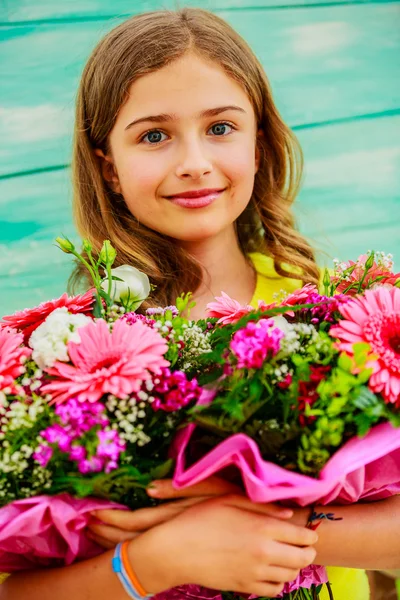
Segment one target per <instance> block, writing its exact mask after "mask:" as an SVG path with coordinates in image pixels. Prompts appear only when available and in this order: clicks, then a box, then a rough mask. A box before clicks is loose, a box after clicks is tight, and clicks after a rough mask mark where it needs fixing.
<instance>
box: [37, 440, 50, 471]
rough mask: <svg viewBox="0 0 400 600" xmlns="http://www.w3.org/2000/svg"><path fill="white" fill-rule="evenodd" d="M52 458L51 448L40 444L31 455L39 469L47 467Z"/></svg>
mask: <svg viewBox="0 0 400 600" xmlns="http://www.w3.org/2000/svg"><path fill="white" fill-rule="evenodd" d="M52 456H53V448H50V446H46V444H40V446H38V448H37V449H36V450H35V452H34V453H33V458H34V459H35V460H36V461H37V462H38V463H39V464H40V466H41V467H47V465H48V463H49V461H50V459H51V457H52Z"/></svg>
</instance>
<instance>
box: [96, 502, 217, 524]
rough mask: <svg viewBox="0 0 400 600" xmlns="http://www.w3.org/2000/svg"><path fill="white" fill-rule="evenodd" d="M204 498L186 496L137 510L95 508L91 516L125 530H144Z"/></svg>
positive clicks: (170, 517)
mask: <svg viewBox="0 0 400 600" xmlns="http://www.w3.org/2000/svg"><path fill="white" fill-rule="evenodd" d="M204 499H205V498H187V499H185V500H180V501H177V502H168V503H166V504H162V505H160V506H155V507H151V508H140V509H139V510H134V511H129V510H119V509H116V508H115V509H114V508H113V509H107V510H96V511H94V512H92V513H91V514H92V516H94V517H96V518H97V519H99V520H100V521H102V522H103V523H104V524H106V525H111V526H113V527H117V528H119V529H123V530H126V531H145V530H146V529H150V528H151V527H155V526H156V525H160V524H161V523H164V522H165V521H168V520H169V519H172V518H173V517H176V516H177V515H178V514H179V513H181V512H182V511H183V510H186V509H187V508H189V507H190V506H193V505H194V504H197V503H198V502H201V501H203V500H204Z"/></svg>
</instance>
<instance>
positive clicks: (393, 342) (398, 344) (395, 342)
mask: <svg viewBox="0 0 400 600" xmlns="http://www.w3.org/2000/svg"><path fill="white" fill-rule="evenodd" d="M388 344H389V346H390V347H391V349H392V350H394V352H396V354H400V335H399V334H395V335H394V336H392V337H389V339H388Z"/></svg>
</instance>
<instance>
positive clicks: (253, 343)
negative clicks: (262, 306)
mask: <svg viewBox="0 0 400 600" xmlns="http://www.w3.org/2000/svg"><path fill="white" fill-rule="evenodd" d="M284 335H285V334H284V333H283V331H282V330H281V329H279V328H278V327H275V323H274V320H273V319H260V320H259V321H257V322H254V321H250V322H249V323H247V325H246V326H245V327H243V329H239V331H237V332H236V333H235V335H234V336H233V338H232V341H231V343H230V349H231V350H232V352H233V354H234V355H235V356H236V358H237V360H238V363H237V366H238V367H239V369H242V368H247V369H260V368H261V367H262V365H263V363H264V361H265V360H266V358H267V357H272V356H275V354H277V352H279V349H280V346H281V339H282V338H283V337H284Z"/></svg>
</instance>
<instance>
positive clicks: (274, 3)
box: [0, 0, 385, 23]
mask: <svg viewBox="0 0 400 600" xmlns="http://www.w3.org/2000/svg"><path fill="white" fill-rule="evenodd" d="M379 1H382V2H385V0H375V2H379ZM349 2H350V3H352V4H366V3H369V0H201V1H199V0H184V1H183V2H177V1H176V0H137V1H136V2H135V3H133V2H132V0H113V2H112V3H111V2H105V1H104V0H64V1H63V2H54V0H40V2H39V1H37V0H36V1H35V2H32V0H0V22H13V23H18V22H27V21H43V20H47V19H51V20H53V19H56V20H60V21H63V20H68V19H69V20H74V19H85V18H86V19H90V18H95V19H101V18H108V17H110V18H112V17H118V16H121V15H123V16H125V15H131V14H137V13H138V12H146V11H150V10H162V9H174V8H176V7H178V6H197V7H198V6H200V7H201V8H205V9H207V10H212V11H217V10H230V11H234V10H241V9H244V8H246V9H254V8H256V9H257V8H264V9H265V8H266V9H269V8H275V7H283V6H285V7H286V6H304V5H313V4H315V5H323V4H332V3H335V4H348V3H349Z"/></svg>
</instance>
